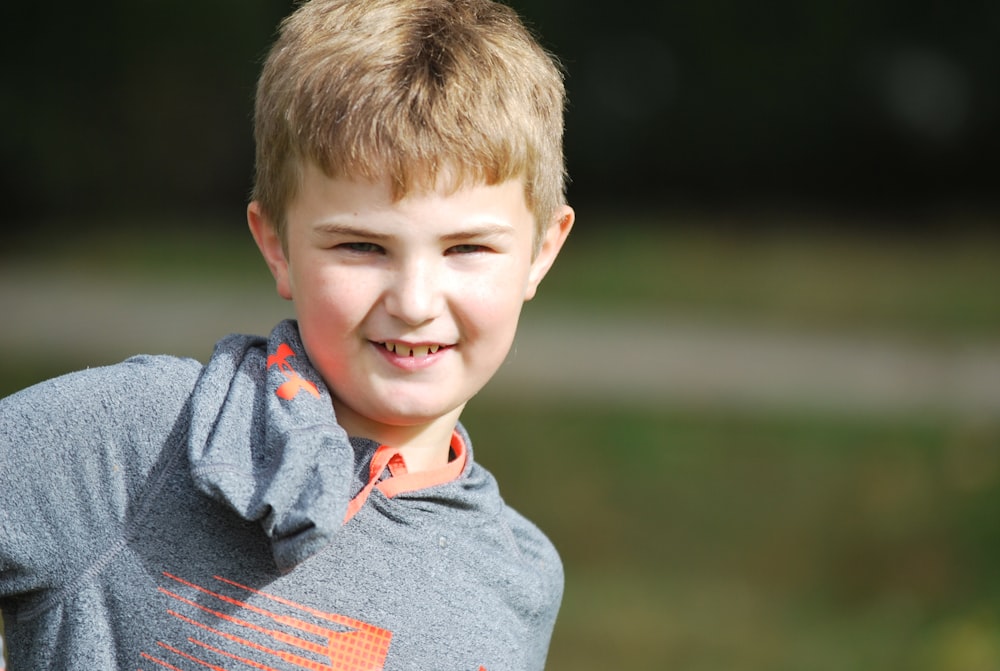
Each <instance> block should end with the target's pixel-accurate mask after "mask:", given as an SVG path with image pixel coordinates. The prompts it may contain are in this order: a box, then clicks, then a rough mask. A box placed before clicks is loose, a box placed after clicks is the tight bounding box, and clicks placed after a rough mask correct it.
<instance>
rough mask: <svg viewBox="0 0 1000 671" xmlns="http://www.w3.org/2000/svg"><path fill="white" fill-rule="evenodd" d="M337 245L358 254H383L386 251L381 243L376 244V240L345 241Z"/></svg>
mask: <svg viewBox="0 0 1000 671" xmlns="http://www.w3.org/2000/svg"><path fill="white" fill-rule="evenodd" d="M337 247H339V248H340V249H346V250H347V251H349V252H354V253H356V254H381V253H382V252H383V251H385V250H383V249H382V246H381V245H376V244H375V243H374V242H344V243H341V244H339V245H337Z"/></svg>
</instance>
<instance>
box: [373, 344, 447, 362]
mask: <svg viewBox="0 0 1000 671" xmlns="http://www.w3.org/2000/svg"><path fill="white" fill-rule="evenodd" d="M375 344H376V345H378V346H379V347H382V348H384V349H385V350H386V351H387V352H390V353H392V354H395V355H396V356H399V357H407V358H413V359H426V358H427V357H429V356H430V355H432V354H437V353H438V352H439V351H441V350H443V349H449V348H451V347H452V346H451V345H410V344H407V343H402V342H392V341H387V342H377V343H375Z"/></svg>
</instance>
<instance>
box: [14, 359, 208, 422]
mask: <svg viewBox="0 0 1000 671" xmlns="http://www.w3.org/2000/svg"><path fill="white" fill-rule="evenodd" d="M200 371H201V364H199V363H198V362H197V361H193V360H191V359H179V358H176V357H169V356H145V355H144V356H137V357H132V358H130V359H127V360H125V361H123V362H121V363H118V364H114V365H111V366H102V367H99V368H88V369H86V370H81V371H77V372H74V373H69V374H66V375H62V376H59V377H55V378H52V379H49V380H45V381H44V382H40V383H38V384H35V385H33V386H31V387H28V388H26V389H23V390H21V391H19V392H17V393H15V394H12V395H11V396H8V397H6V398H3V399H0V436H10V435H12V434H18V433H23V432H24V431H25V430H27V429H29V428H35V429H37V428H40V427H39V426H38V425H36V423H37V422H43V425H45V426H61V425H70V424H72V425H74V426H78V427H80V428H85V426H84V425H81V421H86V420H108V419H115V420H120V421H122V422H144V421H146V422H153V421H155V418H156V417H157V416H158V415H161V414H171V412H170V411H171V409H173V408H176V407H177V406H178V405H182V404H183V403H184V402H185V401H186V399H187V397H188V396H189V395H190V393H191V389H192V388H193V387H194V384H195V382H196V381H197V378H198V375H199V373H200ZM137 409H141V410H142V411H143V412H142V414H141V415H139V414H136V412H135V411H136V410H137ZM150 411H152V412H150Z"/></svg>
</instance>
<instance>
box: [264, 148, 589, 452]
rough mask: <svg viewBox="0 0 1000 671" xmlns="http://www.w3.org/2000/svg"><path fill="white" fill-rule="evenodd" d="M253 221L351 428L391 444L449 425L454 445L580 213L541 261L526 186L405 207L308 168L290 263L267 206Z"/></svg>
mask: <svg viewBox="0 0 1000 671" xmlns="http://www.w3.org/2000/svg"><path fill="white" fill-rule="evenodd" d="M249 219H250V225H251V228H252V229H253V232H254V236H255V238H256V240H257V242H258V245H259V246H260V248H261V251H262V252H263V254H264V256H265V259H266V260H267V262H268V265H269V267H270V268H271V271H272V273H273V274H274V276H275V279H276V281H277V286H278V292H279V293H280V294H281V295H282V296H283V297H284V298H287V299H291V300H293V301H294V302H295V308H296V313H297V317H298V321H299V330H300V332H301V335H302V340H303V343H304V345H305V348H306V351H307V353H308V355H309V358H310V360H311V361H312V363H313V365H314V366H315V367H316V368H317V370H318V371H319V372H320V374H321V375H322V376H323V379H324V381H325V382H326V384H327V386H328V387H329V388H330V390H331V393H332V394H333V396H334V399H333V400H334V407H335V409H336V412H337V416H338V420H339V421H340V423H341V424H342V425H343V426H344V427H345V429H347V431H348V432H349V433H351V434H352V435H362V436H366V437H369V438H372V439H375V440H382V436H384V435H394V434H397V433H398V428H399V427H409V428H411V429H414V430H420V429H422V428H424V427H427V426H430V425H433V424H436V423H440V424H443V425H445V424H446V425H448V428H447V430H448V433H449V434H450V431H451V428H453V427H454V423H455V422H456V421H457V419H458V415H459V413H461V410H462V408H463V407H464V405H465V403H466V402H467V401H468V400H469V399H470V398H471V397H472V396H473V395H474V394H475V393H476V392H478V391H479V390H480V389H481V388H482V387H483V385H485V384H486V382H487V381H488V380H489V379H490V377H491V376H492V375H493V374H494V373H495V372H496V370H497V368H498V367H499V366H500V364H501V363H502V362H503V360H504V358H505V357H506V355H507V352H508V350H509V349H510V346H511V343H512V341H513V339H514V332H515V329H516V326H517V321H518V316H519V314H520V311H521V306H522V304H523V303H524V301H525V300H528V299H530V298H531V297H532V296H533V295H534V293H535V289H536V287H537V286H538V283H539V282H540V281H541V280H542V277H543V276H544V275H545V273H546V271H547V270H548V268H549V266H550V265H551V264H552V262H553V261H554V260H555V257H556V254H557V253H558V251H559V249H560V247H561V246H562V243H563V241H564V239H565V237H566V235H567V233H568V232H569V229H570V226H571V225H572V221H573V213H572V210H570V209H569V208H568V207H566V208H564V209H562V210H561V211H560V212H558V213H557V214H556V216H555V217H553V223H552V225H551V226H549V228H548V231H547V233H546V234H545V235H544V238H543V241H542V245H541V250H540V251H539V252H538V253H537V255H533V254H532V250H533V241H534V231H535V226H534V217H533V215H532V213H531V211H530V210H529V208H528V206H527V204H526V202H525V196H524V185H523V183H522V182H521V180H514V181H509V182H505V183H503V184H499V185H496V186H486V185H476V186H471V187H465V188H462V189H460V190H458V191H455V192H453V193H448V192H441V191H430V190H428V191H419V192H415V193H411V194H408V195H407V196H406V197H404V198H403V199H401V200H397V201H393V199H392V197H391V192H390V188H389V184H388V181H383V182H377V183H372V182H367V181H355V180H350V179H346V178H337V179H330V178H328V177H326V176H325V175H324V174H323V173H322V172H321V171H320V170H319V169H318V168H316V167H315V166H312V165H308V166H306V168H305V170H304V173H303V180H302V184H301V188H300V190H299V193H298V195H297V197H296V198H295V199H294V201H293V202H292V204H291V206H290V208H289V211H288V213H287V225H286V236H287V240H286V243H287V253H285V252H284V251H283V250H282V246H281V241H280V240H279V239H278V238H277V236H276V235H275V234H274V232H273V229H272V228H271V227H270V226H269V225H268V224H267V222H266V221H265V220H264V219H263V217H262V215H261V213H260V210H259V208H258V207H257V205H256V203H252V204H251V205H250V208H249ZM393 429H395V430H393Z"/></svg>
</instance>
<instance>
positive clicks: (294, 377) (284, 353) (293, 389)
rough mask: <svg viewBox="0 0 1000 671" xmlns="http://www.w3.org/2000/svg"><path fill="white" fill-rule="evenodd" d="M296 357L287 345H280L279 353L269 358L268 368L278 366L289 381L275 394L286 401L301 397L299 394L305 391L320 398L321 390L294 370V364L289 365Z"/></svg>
mask: <svg viewBox="0 0 1000 671" xmlns="http://www.w3.org/2000/svg"><path fill="white" fill-rule="evenodd" d="M294 356H295V352H294V351H292V348H291V347H289V346H288V345H287V344H285V343H281V344H280V345H278V351H277V352H275V353H274V354H271V355H270V356H268V357H267V368H268V370H270V369H271V367H272V366H277V367H278V370H280V371H281V374H282V375H284V376H285V377H286V378H288V380H287V381H286V382H283V383H282V384H281V385H280V386H279V387H278V389H277V390H276V391H275V392H274V393H275V394H277V395H278V398H282V399H284V400H286V401H291V400H292V399H293V398H295V397H296V396H298V395H299V392H300V391H302V390H303V389H304V390H305V391H307V392H309V393H310V394H312V395H313V396H315V397H316V398H319V389H317V388H316V385H314V384H313V383H312V382H310V381H309V380H307V379H305V378H304V377H302V376H301V375H299V374H298V372H296V370H295V369H294V368H292V364H291V363H289V361H288V360H289V359H291V358H292V357H294Z"/></svg>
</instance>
